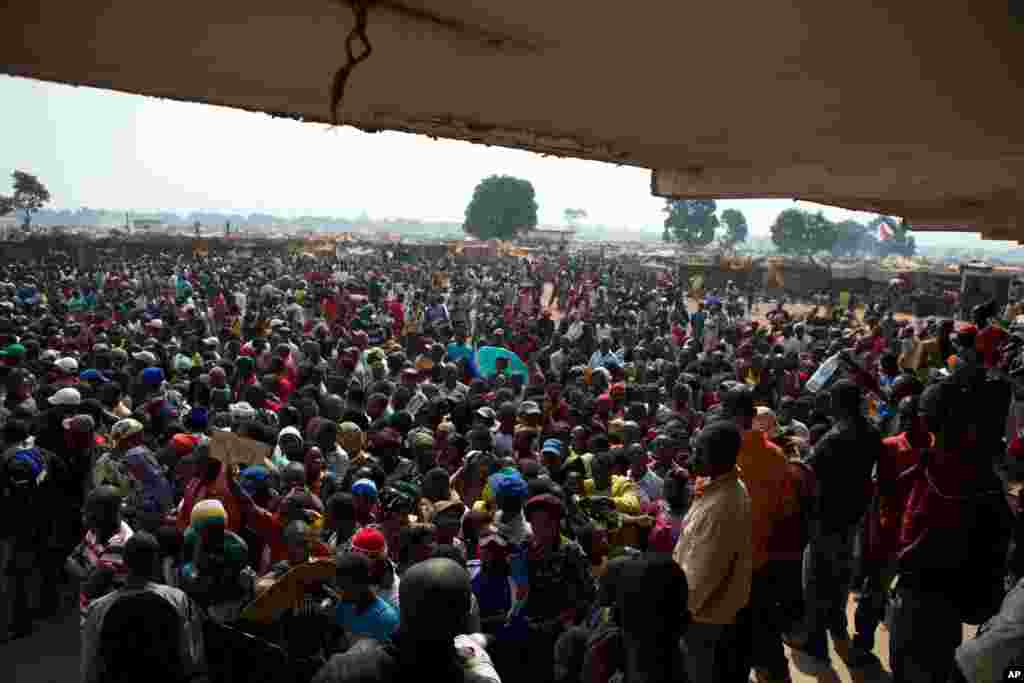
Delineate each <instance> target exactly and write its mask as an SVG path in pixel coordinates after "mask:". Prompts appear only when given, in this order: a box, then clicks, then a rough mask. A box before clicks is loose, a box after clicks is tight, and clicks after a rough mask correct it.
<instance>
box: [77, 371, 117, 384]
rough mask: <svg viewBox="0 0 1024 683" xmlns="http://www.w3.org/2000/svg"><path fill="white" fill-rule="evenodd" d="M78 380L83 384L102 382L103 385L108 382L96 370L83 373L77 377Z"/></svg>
mask: <svg viewBox="0 0 1024 683" xmlns="http://www.w3.org/2000/svg"><path fill="white" fill-rule="evenodd" d="M78 379H80V380H82V381H83V382H102V383H104V384H106V383H107V382H109V381H110V380H109V379H107V378H106V377H104V376H103V373H101V372H100V371H99V370H96V369H89V370H86V371H85V372H83V373H82V374H80V375H79V376H78Z"/></svg>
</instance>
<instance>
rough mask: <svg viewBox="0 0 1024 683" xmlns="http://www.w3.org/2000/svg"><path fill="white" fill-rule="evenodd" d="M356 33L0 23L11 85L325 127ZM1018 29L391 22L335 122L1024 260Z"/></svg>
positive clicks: (669, 21)
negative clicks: (791, 204) (817, 213)
mask: <svg viewBox="0 0 1024 683" xmlns="http://www.w3.org/2000/svg"><path fill="white" fill-rule="evenodd" d="M1010 4H1011V5H1012V4H1013V0H1011V2H1010ZM353 16H354V12H353V10H352V7H351V6H350V5H349V4H348V3H347V2H340V1H338V0H333V1H332V0H291V1H290V2H280V1H273V0H248V1H246V2H240V1H239V0H221V1H219V2H207V1H202V2H201V1H199V0H180V1H179V2H175V3H150V2H131V1H129V0H104V1H103V2H98V1H96V0H79V1H78V2H66V0H35V1H33V2H10V3H5V4H4V5H3V6H2V7H0V26H3V27H5V29H6V30H4V31H3V34H2V35H3V38H2V39H0V71H3V72H6V73H8V74H13V75H19V76H26V77H31V78H38V79H44V80H50V81H57V82H62V83H70V84H77V85H89V86H96V87H100V88H108V89H112V90H118V91H124V92H130V93H137V94H142V95H150V96H154V97H162V98H172V99H178V100H187V101H194V102H203V103H209V104H215V105H224V106H228V107H234V108H239V109H245V110H251V111H257V112H265V113H268V114H272V115H275V116H288V117H293V118H298V119H302V120H308V121H320V122H330V121H332V120H333V115H332V108H331V97H330V92H331V83H332V79H333V78H334V76H335V74H336V72H337V70H338V69H339V67H341V66H342V65H343V64H344V63H345V61H346V57H345V40H346V38H347V37H348V35H349V33H350V31H351V29H352V28H353V26H354V19H353ZM1022 23H1024V22H1022V21H1021V20H1020V19H1017V18H1015V17H1014V16H1013V10H1012V9H1008V5H1007V3H1005V2H968V1H967V0H951V1H949V2H939V3H935V2H924V1H923V0H905V1H904V2H886V1H883V0H852V1H851V2H845V3H833V2H820V0H789V1H783V0H763V1H762V2H749V0H717V1H715V2H655V1H652V0H647V1H646V2H634V3H593V2H581V1H579V0H562V1H560V2H551V1H550V0H519V2H497V0H492V1H490V2H486V1H484V0H447V1H445V2H441V1H439V0H438V1H435V2H429V1H428V0H397V1H383V0H382V1H380V2H375V3H371V7H370V9H369V11H368V14H367V21H366V35H367V37H368V38H369V40H370V42H371V44H372V46H373V52H372V54H371V55H370V57H369V58H368V59H367V60H366V61H365V62H363V63H362V64H360V65H359V66H358V67H356V68H355V69H354V71H353V72H352V74H351V78H350V79H349V80H348V83H347V87H346V89H345V92H344V98H343V100H342V102H341V107H340V110H339V120H340V121H341V122H343V123H345V124H349V125H352V126H356V127H358V128H361V129H364V130H369V131H376V130H384V129H387V130H398V131H407V132H411V133H420V134H424V135H430V136H436V137H445V138H455V139H460V140H468V141H471V142H477V143H483V144H492V145H502V146H507V147H515V148H522V149H528V150H532V151H535V152H540V153H543V154H553V155H559V156H571V157H580V158H585V159H594V160H599V161H606V162H612V163H617V164H629V165H635V166H640V167H643V168H648V169H653V177H652V189H653V192H654V193H655V194H657V195H661V196H666V197H702V198H703V197H715V198H728V197H734V198H766V197H795V198H801V199H807V200H812V201H817V202H823V203H826V204H833V205H837V206H842V207H845V208H850V209H859V210H866V211H878V212H881V213H886V214H893V215H898V216H901V217H904V218H905V219H906V220H907V221H908V222H909V223H910V224H911V225H915V224H922V225H924V224H930V225H943V226H949V227H955V226H960V227H963V228H964V229H969V230H977V231H980V232H982V233H983V234H986V235H989V236H1011V237H1013V238H1017V239H1020V238H1021V237H1022V236H1024V225H1022V224H1021V221H1024V211H1022V208H1024V126H1022V122H1024V88H1022V87H1021V84H1022V81H1024V76H1022V74H1024V29H1022V28H1021V24H1022ZM4 104H5V106H17V103H16V102H8V103H4ZM174 134H175V132H174V131H168V135H174ZM182 134H183V135H184V134H187V132H186V131H182ZM253 144H259V141H258V140H254V141H253Z"/></svg>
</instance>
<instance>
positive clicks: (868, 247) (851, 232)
mask: <svg viewBox="0 0 1024 683" xmlns="http://www.w3.org/2000/svg"><path fill="white" fill-rule="evenodd" d="M835 227H836V241H835V243H834V244H833V245H832V254H833V255H835V256H874V255H876V254H877V253H878V237H877V236H876V233H874V232H872V231H871V230H870V229H868V226H866V225H864V224H863V223H859V222H858V221H854V220H846V221H840V222H839V223H836V226H835Z"/></svg>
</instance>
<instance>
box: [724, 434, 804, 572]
mask: <svg viewBox="0 0 1024 683" xmlns="http://www.w3.org/2000/svg"><path fill="white" fill-rule="evenodd" d="M736 466H737V469H738V470H739V474H740V479H741V480H742V481H743V484H744V485H745V486H746V487H747V494H748V495H749V496H750V512H751V519H752V522H753V530H752V533H751V542H752V544H753V555H754V569H755V570H757V569H760V568H761V567H763V566H764V565H765V564H766V563H767V562H768V559H769V557H768V541H769V540H770V538H771V536H772V530H773V528H774V526H775V524H776V523H777V522H779V521H780V520H781V519H782V518H783V516H784V513H785V511H786V508H785V505H784V503H785V500H786V497H787V494H790V495H791V492H790V489H789V487H788V482H789V477H788V469H787V462H786V456H785V454H783V452H782V449H781V448H779V447H778V446H776V445H775V444H773V443H772V442H771V441H769V440H768V436H767V434H765V433H764V432H761V431H758V430H750V431H747V432H745V433H744V434H743V446H742V448H740V454H739V457H738V458H737V459H736Z"/></svg>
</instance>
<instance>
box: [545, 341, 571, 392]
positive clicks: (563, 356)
mask: <svg viewBox="0 0 1024 683" xmlns="http://www.w3.org/2000/svg"><path fill="white" fill-rule="evenodd" d="M561 341H562V345H561V347H560V348H559V349H558V350H557V351H555V352H554V353H553V354H551V359H550V362H551V374H552V375H554V381H556V382H557V381H559V379H560V378H561V377H562V371H563V370H565V366H566V364H567V363H568V362H569V349H570V348H572V340H571V339H569V336H568V335H566V336H564V337H562V340H561Z"/></svg>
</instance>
